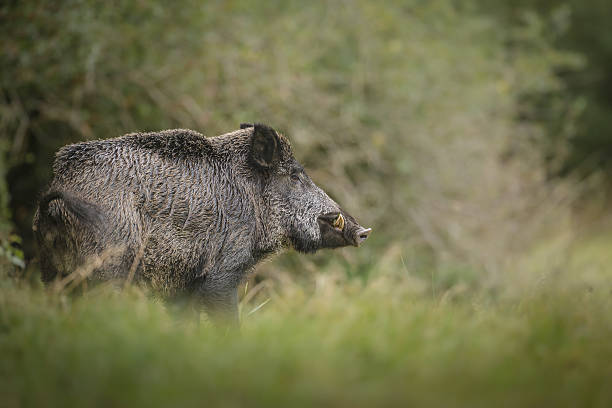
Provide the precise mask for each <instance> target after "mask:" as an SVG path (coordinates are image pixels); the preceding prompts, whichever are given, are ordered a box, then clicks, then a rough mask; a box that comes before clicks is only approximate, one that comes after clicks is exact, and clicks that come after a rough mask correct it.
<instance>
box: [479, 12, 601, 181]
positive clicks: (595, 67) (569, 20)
mask: <svg viewBox="0 0 612 408" xmlns="http://www.w3.org/2000/svg"><path fill="white" fill-rule="evenodd" d="M482 5H483V7H485V8H487V10H488V11H491V12H493V13H494V14H496V15H498V16H500V18H503V19H504V20H505V21H507V22H508V23H509V24H510V25H514V26H520V25H522V24H523V23H524V21H525V19H529V18H534V16H535V15H536V13H537V15H539V16H541V17H542V16H543V17H544V18H545V19H548V20H550V22H551V23H552V24H549V25H544V26H542V27H541V28H542V29H541V36H542V37H544V38H547V39H548V40H549V42H550V43H551V44H554V45H555V46H556V47H558V48H560V49H565V50H570V51H572V52H578V53H580V54H581V55H582V59H583V61H582V63H581V64H578V65H574V66H571V67H568V66H558V67H555V74H556V75H557V77H558V78H559V79H560V80H561V81H562V83H563V84H564V89H563V94H564V96H565V97H567V96H568V95H570V96H571V97H572V98H573V99H574V100H575V103H574V104H572V105H569V106H566V109H564V110H563V111H562V112H559V111H557V110H555V109H554V98H555V96H558V94H557V95H554V94H552V95H551V94H550V93H548V94H545V95H543V96H544V97H541V96H542V95H540V97H535V98H531V101H532V102H533V104H532V108H534V109H532V117H535V118H536V119H537V120H540V121H542V122H543V123H544V124H545V125H546V126H547V128H548V138H549V141H550V146H549V155H550V157H551V158H552V159H553V160H552V162H551V163H550V164H551V166H550V167H551V170H552V171H553V172H556V173H557V174H563V175H567V174H569V173H573V172H577V173H579V174H581V175H585V174H586V175H588V174H590V173H592V172H595V171H600V170H604V172H605V173H606V177H607V179H608V181H609V180H610V175H611V174H612V163H611V162H610V159H609V158H610V157H611V156H612V120H611V119H610V118H612V30H611V29H610V20H611V19H612V3H610V2H609V1H606V0H593V1H588V2H585V1H579V0H535V1H533V0H528V1H524V0H520V1H516V2H512V4H510V3H507V4H506V3H500V4H497V3H496V4H495V5H492V4H487V2H483V3H482ZM532 96H533V95H532ZM551 100H553V103H551ZM551 105H552V106H553V109H551ZM565 116H570V117H574V118H575V120H574V121H573V123H572V125H571V126H570V127H566V128H563V121H562V120H560V118H562V117H565ZM558 143H561V144H564V145H566V147H567V149H566V151H564V152H563V151H562V152H560V151H559V149H556V148H555V146H556V145H557V144H558ZM559 153H563V154H562V155H561V156H559Z"/></svg>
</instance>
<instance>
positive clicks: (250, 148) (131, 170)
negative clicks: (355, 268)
mask: <svg viewBox="0 0 612 408" xmlns="http://www.w3.org/2000/svg"><path fill="white" fill-rule="evenodd" d="M53 172H54V176H53V179H52V181H51V183H50V187H49V189H48V190H47V192H46V193H45V194H44V195H43V196H42V198H41V200H40V202H39V206H38V210H37V213H36V215H35V217H34V223H33V230H34V233H35V237H36V240H37V243H38V247H39V252H40V261H41V270H42V279H43V281H45V282H50V281H52V280H54V279H56V278H58V277H62V276H65V275H66V274H69V273H71V272H72V271H74V270H75V269H76V268H78V267H79V266H80V265H83V264H84V263H85V262H87V260H88V259H92V258H95V257H100V256H101V254H102V253H103V251H104V250H105V249H107V248H111V247H114V248H120V249H121V250H120V255H119V256H115V257H111V258H109V259H105V260H104V262H103V264H101V265H98V266H97V267H96V268H95V269H94V270H93V271H92V273H91V275H90V277H89V279H91V280H98V281H107V280H118V281H121V280H125V279H126V278H128V277H129V278H130V279H134V280H135V281H140V282H144V283H146V284H148V285H150V286H152V287H153V288H154V289H155V290H157V291H159V292H161V293H162V294H164V295H166V296H176V295H181V294H189V295H195V296H196V297H197V299H198V300H199V301H200V302H201V304H202V306H204V308H205V309H206V310H207V311H208V313H209V314H210V315H211V316H212V317H213V318H229V319H231V320H233V321H235V322H237V319H238V313H237V312H238V307H237V306H238V297H237V288H238V286H239V284H240V282H241V280H242V279H243V278H244V277H245V275H246V274H247V273H248V271H249V270H251V269H252V268H253V267H254V266H255V265H256V264H257V263H258V262H259V261H260V260H262V259H263V258H265V257H266V256H268V255H270V254H272V253H275V252H277V251H279V250H281V249H283V248H289V247H291V248H294V249H296V250H297V251H300V252H305V253H308V252H315V251H317V250H318V249H321V248H335V247H342V246H347V245H354V246H359V245H360V244H361V243H362V242H363V241H364V240H365V239H366V238H367V237H368V235H369V234H370V231H371V229H370V228H364V227H362V226H361V225H359V224H358V223H357V221H356V220H355V219H354V218H353V217H352V216H351V215H349V214H348V213H347V212H346V211H344V210H343V209H342V208H341V207H340V206H339V205H338V204H337V203H336V202H334V201H333V200H332V199H331V198H330V197H329V196H328V195H327V194H326V193H325V192H324V191H323V190H322V189H320V188H319V187H318V186H317V185H315V184H314V183H313V181H312V180H311V179H310V177H309V176H308V175H307V174H306V172H305V171H304V168H303V167H302V166H301V165H300V163H299V162H298V161H297V160H296V159H295V157H294V155H293V152H292V149H291V145H290V144H289V141H288V140H287V139H286V138H285V137H284V136H283V135H281V134H279V133H278V132H276V131H275V130H274V129H272V128H271V127H269V126H266V125H263V124H255V125H250V124H243V125H241V127H240V130H236V131H233V132H231V133H227V134H224V135H221V136H217V137H212V138H206V137H204V136H202V135H201V134H200V133H198V132H195V131H192V130H183V129H177V130H166V131H161V132H152V133H131V134H127V135H124V136H121V137H118V138H114V139H106V140H96V141H88V142H83V143H77V144H73V145H69V146H65V147H63V148H61V149H60V150H59V151H58V153H57V155H56V159H55V162H54V165H53Z"/></svg>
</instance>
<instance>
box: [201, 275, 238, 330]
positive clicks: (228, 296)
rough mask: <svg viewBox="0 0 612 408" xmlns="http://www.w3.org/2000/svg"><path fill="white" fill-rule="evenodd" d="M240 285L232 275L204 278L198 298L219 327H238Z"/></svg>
mask: <svg viewBox="0 0 612 408" xmlns="http://www.w3.org/2000/svg"><path fill="white" fill-rule="evenodd" d="M238 283H239V282H236V281H235V279H232V275H231V274H211V275H208V276H206V277H204V280H203V282H202V283H201V285H200V287H199V289H198V296H199V298H200V300H201V302H202V305H203V306H204V308H205V310H206V313H208V316H209V317H210V319H211V320H212V321H213V322H215V323H216V324H219V325H228V324H229V325H230V326H238V325H239V323H240V322H239V317H238Z"/></svg>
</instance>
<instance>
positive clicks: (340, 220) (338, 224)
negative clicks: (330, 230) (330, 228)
mask: <svg viewBox="0 0 612 408" xmlns="http://www.w3.org/2000/svg"><path fill="white" fill-rule="evenodd" d="M334 228H338V229H339V230H340V231H342V230H344V217H343V216H342V214H338V218H336V220H335V221H334Z"/></svg>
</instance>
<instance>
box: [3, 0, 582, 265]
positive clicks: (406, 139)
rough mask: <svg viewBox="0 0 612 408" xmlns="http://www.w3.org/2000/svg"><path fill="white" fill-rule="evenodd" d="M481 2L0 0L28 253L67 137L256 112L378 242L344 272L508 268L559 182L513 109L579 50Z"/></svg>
mask: <svg viewBox="0 0 612 408" xmlns="http://www.w3.org/2000/svg"><path fill="white" fill-rule="evenodd" d="M474 4H476V3H470V2H467V3H464V5H463V6H461V7H460V6H457V5H455V3H454V2H451V1H446V0H435V1H430V2H420V1H413V2H409V3H405V2H400V1H389V2H385V3H383V4H372V3H371V2H367V1H358V2H354V3H351V4H343V3H342V4H335V3H333V4H332V3H324V2H312V3H309V4H308V5H304V4H303V3H301V2H282V3H278V4H277V3H273V4H272V3H268V2H261V3H258V4H253V3H252V2H250V1H245V0H235V1H229V2H204V3H202V2H199V1H189V0H182V1H179V2H174V3H173V4H172V5H168V4H167V3H166V2H162V1H148V2H137V3H134V2H131V1H120V2H118V3H117V2H115V3H113V4H110V3H107V2H93V1H92V2H88V1H85V2H83V1H69V0H66V1H61V2H53V3H49V2H43V1H36V0H30V1H28V2H26V3H25V4H19V5H17V4H16V3H15V4H14V5H10V4H8V5H5V6H2V9H0V10H1V13H2V14H1V15H2V18H3V20H5V21H6V22H7V24H5V26H6V30H7V33H6V35H4V36H2V38H1V39H0V47H1V48H2V50H4V51H5V52H2V53H1V54H0V66H1V67H2V70H1V73H0V89H1V90H2V94H3V96H4V98H3V101H2V102H0V109H1V111H2V112H3V115H4V117H5V118H6V120H4V121H2V122H1V125H0V134H2V136H3V137H8V138H9V140H12V142H13V143H12V144H11V146H10V152H11V153H10V157H11V163H10V166H11V171H10V173H9V183H10V187H11V192H12V196H13V201H12V208H13V210H14V214H15V220H14V221H15V223H16V225H17V227H18V231H19V232H20V234H21V235H22V236H23V237H24V247H25V250H26V252H27V253H29V254H32V253H33V248H32V242H31V239H30V236H31V234H30V225H31V217H32V214H33V212H34V203H35V197H36V193H37V191H38V190H39V189H40V188H41V187H42V186H44V184H45V183H46V181H47V180H48V179H49V177H50V165H51V161H52V155H53V152H54V151H55V150H56V149H57V148H58V147H59V146H61V145H63V144H65V143H67V142H71V141H77V140H82V139H91V138H106V137H113V136H118V135H121V134H123V133H127V132H131V131H135V130H156V129H161V128H168V127H186V128H195V129H198V130H200V131H202V132H203V133H205V134H207V135H215V134H219V133H223V132H226V131H229V130H233V129H235V128H237V126H238V124H239V123H241V122H252V121H262V122H267V123H270V124H272V125H273V126H275V127H277V128H279V129H281V130H283V131H284V132H286V134H287V135H288V136H289V137H290V139H291V140H292V142H293V144H294V147H295V151H296V153H297V156H298V157H299V158H300V159H301V160H302V161H303V162H304V163H305V164H306V166H307V168H308V169H309V171H310V172H311V175H312V176H313V178H314V179H315V181H317V182H318V183H319V184H321V185H322V186H323V187H324V188H325V189H326V190H328V191H329V192H330V193H331V194H332V196H334V198H336V199H337V200H338V201H339V202H340V203H342V205H343V207H345V208H346V209H347V210H349V211H350V212H351V213H354V214H356V215H357V217H358V218H359V219H360V221H362V223H363V224H364V225H368V226H373V227H374V233H373V235H372V238H371V239H370V241H369V242H368V245H367V246H365V247H364V248H363V250H361V251H359V253H356V254H351V256H350V257H349V256H345V257H344V259H343V261H344V262H345V263H346V266H345V268H347V270H348V271H349V272H350V273H353V271H355V270H359V271H360V272H359V274H360V275H362V276H367V274H368V273H369V270H370V268H369V267H368V265H369V264H370V263H371V258H372V257H376V256H377V253H378V252H379V251H380V250H386V249H385V248H388V247H389V245H397V244H399V245H401V248H400V250H395V252H394V254H395V261H396V265H398V266H400V265H401V262H400V257H401V256H407V257H411V258H412V259H413V260H414V262H416V263H418V264H423V265H424V266H427V265H425V264H431V263H432V262H434V263H442V264H446V263H449V262H450V263H453V262H460V263H461V264H468V265H477V266H478V267H480V268H482V269H484V270H487V271H489V272H490V273H491V274H496V273H498V272H499V271H500V269H501V267H502V264H503V263H504V262H505V259H506V258H507V257H508V256H510V254H511V253H513V251H515V250H519V249H523V248H524V247H525V246H528V245H529V242H530V241H531V240H532V239H535V238H536V237H537V236H539V234H540V233H541V230H544V229H546V228H547V227H548V226H549V224H550V220H551V219H558V218H559V217H561V216H560V215H559V214H557V213H551V212H550V211H548V210H546V211H542V212H541V211H539V210H537V209H536V210H534V209H533V207H534V206H535V207H537V206H538V205H539V204H538V203H541V202H544V201H547V200H548V199H549V196H550V194H551V190H552V189H554V187H555V186H553V185H546V184H545V183H544V181H545V180H544V173H543V169H542V166H541V163H540V161H541V160H540V157H539V156H538V151H537V150H534V148H533V146H534V145H536V146H537V141H538V140H540V139H541V137H542V128H541V127H539V126H535V125H534V123H533V121H530V120H529V121H524V120H523V121H517V120H516V118H517V116H518V115H519V113H521V112H522V111H524V110H525V109H524V104H523V103H522V100H521V96H522V95H525V94H532V93H535V92H537V93H546V92H549V91H552V90H557V89H559V87H560V83H559V81H558V80H557V78H556V77H555V76H554V75H553V72H552V69H553V67H556V66H559V65H563V64H565V63H570V62H571V61H572V60H573V59H572V58H573V57H572V56H571V55H567V54H564V53H560V52H558V51H556V50H555V49H553V48H552V47H551V46H550V44H549V42H548V40H547V39H546V38H545V37H542V36H541V32H540V31H538V30H537V27H538V24H539V22H538V20H537V19H533V21H532V22H531V26H529V27H531V29H527V30H523V31H521V32H518V33H517V32H515V31H513V30H512V29H510V28H508V27H506V26H505V25H503V24H500V22H499V21H496V20H495V19H494V18H492V17H489V16H486V15H483V14H482V13H479V12H478V10H477V8H476V7H475V6H474ZM8 22H10V23H8ZM508 44H519V46H515V47H509V46H508ZM534 140H535V141H536V142H535V143H534ZM526 191H529V192H530V193H529V194H525V192H526ZM554 191H557V190H554ZM524 213H529V214H530V215H529V216H527V217H526V218H528V219H526V220H524V222H523V221H522V222H521V223H524V224H525V225H527V228H525V229H524V231H523V236H522V239H521V240H520V243H519V242H518V241H517V240H516V239H515V236H516V218H517V217H516V214H524ZM483 246H484V247H483ZM396 249H397V248H396ZM428 251H429V253H427V252H428ZM413 254H414V256H413ZM330 256H333V255H325V256H324V257H323V258H322V257H319V258H314V259H313V260H312V261H311V262H312V263H311V264H310V265H309V266H307V267H306V268H315V267H320V266H322V265H323V264H325V263H326V262H327V261H326V260H327V259H329V258H330ZM336 256H338V255H336ZM417 258H418V259H417ZM281 262H282V267H283V268H292V269H294V270H295V269H298V266H294V265H302V264H300V263H297V262H294V261H292V260H291V259H290V256H289V257H285V258H284V259H283V260H282V261H281ZM277 265H278V264H277ZM300 267H302V266H300ZM440 267H441V268H446V266H445V265H441V266H440Z"/></svg>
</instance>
